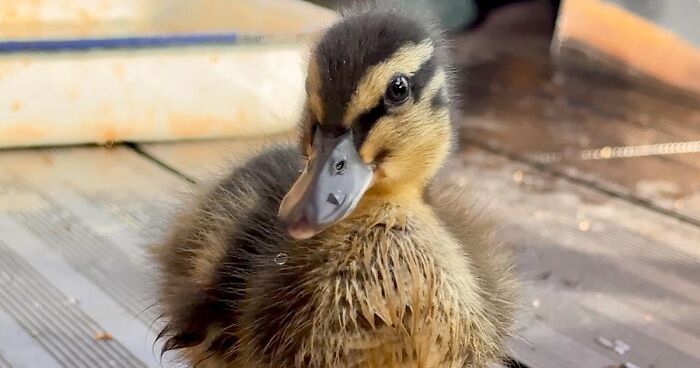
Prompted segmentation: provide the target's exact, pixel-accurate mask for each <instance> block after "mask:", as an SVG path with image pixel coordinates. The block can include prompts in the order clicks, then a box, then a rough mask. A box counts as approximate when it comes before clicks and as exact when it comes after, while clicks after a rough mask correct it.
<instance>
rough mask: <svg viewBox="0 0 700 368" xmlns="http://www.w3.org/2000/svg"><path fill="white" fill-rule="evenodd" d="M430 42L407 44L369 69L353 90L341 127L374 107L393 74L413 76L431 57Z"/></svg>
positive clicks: (431, 48) (431, 46)
mask: <svg viewBox="0 0 700 368" xmlns="http://www.w3.org/2000/svg"><path fill="white" fill-rule="evenodd" d="M433 49H434V47H433V45H432V44H431V42H430V40H425V41H423V42H421V43H419V44H417V45H416V44H408V45H405V46H402V47H401V48H399V49H398V50H397V51H396V52H395V53H394V54H393V55H392V56H391V57H390V58H389V59H387V60H385V61H383V62H381V63H379V64H377V65H375V66H373V67H371V68H369V69H368V70H367V73H366V74H365V76H364V77H363V78H362V79H361V80H360V83H359V84H358V86H357V89H356V90H355V93H354V94H353V96H352V98H351V99H350V102H349V104H348V107H347V109H346V110H345V115H344V116H343V125H344V126H345V127H349V126H350V124H352V122H353V121H354V120H355V118H357V116H358V115H360V114H361V113H363V112H364V111H367V110H369V109H370V108H372V107H374V105H375V104H376V103H377V100H378V99H379V98H381V96H382V95H383V94H384V89H385V88H386V84H387V83H388V82H389V80H390V79H391V77H393V76H394V75H395V74H398V73H401V74H406V75H409V76H410V75H413V74H414V73H415V72H416V71H417V70H418V69H419V68H420V66H421V65H422V64H423V63H424V62H426V61H427V60H428V59H430V58H431V57H432V55H433Z"/></svg>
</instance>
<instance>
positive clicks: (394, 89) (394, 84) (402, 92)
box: [384, 75, 409, 105]
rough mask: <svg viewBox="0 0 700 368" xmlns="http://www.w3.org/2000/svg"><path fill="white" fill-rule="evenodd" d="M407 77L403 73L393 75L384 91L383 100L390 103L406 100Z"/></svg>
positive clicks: (397, 103)
mask: <svg viewBox="0 0 700 368" xmlns="http://www.w3.org/2000/svg"><path fill="white" fill-rule="evenodd" d="M408 95H409V88H408V78H406V76H404V75H399V76H396V77H394V79H392V80H391V82H389V85H388V86H387V88H386V92H385V93H384V100H385V101H386V102H388V103H389V104H391V105H400V104H402V103H404V102H406V100H408Z"/></svg>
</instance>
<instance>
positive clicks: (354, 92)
mask: <svg viewBox="0 0 700 368" xmlns="http://www.w3.org/2000/svg"><path fill="white" fill-rule="evenodd" d="M449 68H450V67H449V64H448V58H447V55H446V50H445V46H444V43H443V40H442V38H441V34H440V33H439V32H438V31H437V29H436V28H435V27H434V26H433V23H431V22H429V21H426V20H425V18H424V17H423V16H422V15H421V16H416V15H414V14H410V13H408V12H407V11H405V10H402V9H398V8H391V7H387V8H378V7H374V8H371V9H370V8H365V9H359V10H358V9H356V10H355V11H353V12H351V13H347V14H345V15H344V16H343V18H342V20H340V21H339V22H338V23H337V24H335V25H333V26H332V27H330V28H329V29H328V30H327V31H326V32H325V34H324V35H323V36H322V37H321V38H320V39H319V40H318V41H317V43H316V45H315V48H314V49H313V51H312V52H311V55H310V60H309V64H308V76H307V80H306V93H307V99H306V107H305V113H304V115H303V118H302V122H301V140H300V141H301V151H302V153H301V154H299V153H298V150H297V149H295V148H292V147H279V148H274V149H269V150H267V151H265V152H263V153H262V154H260V155H258V156H257V157H254V158H253V159H251V160H250V161H249V162H247V164H245V165H244V166H243V167H240V168H237V169H234V170H233V171H232V173H231V174H230V175H228V176H227V177H226V178H225V179H223V180H222V181H220V182H218V183H217V184H216V185H214V186H213V188H211V189H210V190H208V191H206V192H205V193H203V195H202V196H201V197H200V198H199V199H198V200H197V203H196V206H195V208H194V209H193V210H192V209H190V210H189V211H187V212H185V213H184V214H183V215H182V216H181V217H180V218H179V219H178V221H177V222H176V223H175V226H174V229H173V231H172V232H171V233H170V235H169V237H168V238H167V239H166V241H165V242H164V243H163V244H162V245H159V246H158V247H156V249H155V252H154V255H155V259H156V262H157V264H158V266H159V267H160V270H161V273H160V277H161V279H160V294H159V297H160V300H159V302H160V304H161V306H162V313H163V314H162V317H163V320H164V322H165V323H164V327H163V329H162V331H161V333H160V335H159V338H160V339H162V340H163V342H164V343H163V351H164V352H165V351H169V350H179V351H180V352H181V356H182V357H183V359H184V360H185V361H187V363H188V364H189V365H191V366H198V367H236V368H238V367H241V368H259V367H274V368H283V367H319V368H320V367H486V366H488V365H489V364H491V363H493V362H497V361H498V360H499V359H501V358H502V357H503V350H504V348H503V344H504V339H505V338H506V337H507V336H509V333H510V328H511V324H512V321H513V313H514V304H515V303H514V300H515V285H516V283H515V281H514V279H513V276H512V274H511V264H510V261H509V257H508V253H507V251H506V250H505V249H504V248H502V247H500V245H499V244H498V243H497V242H495V241H494V240H492V237H491V235H490V234H491V233H492V230H491V227H490V226H489V225H488V223H483V221H482V220H481V216H479V215H471V212H472V211H471V209H470V207H469V205H468V203H467V201H466V197H465V196H464V195H463V194H462V193H461V192H459V191H457V190H456V189H455V188H450V187H449V186H440V185H439V183H437V180H433V178H434V177H435V175H436V173H437V172H438V170H439V169H440V167H441V166H442V164H443V162H444V161H445V160H446V158H447V156H448V154H449V152H450V148H451V144H452V140H453V139H452V136H453V127H452V124H451V119H450V110H451V101H452V100H453V97H452V94H451V91H450V83H449V81H450V77H449V75H450V69H449Z"/></svg>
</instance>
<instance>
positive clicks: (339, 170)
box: [335, 159, 347, 175]
mask: <svg viewBox="0 0 700 368" xmlns="http://www.w3.org/2000/svg"><path fill="white" fill-rule="evenodd" d="M346 167H347V161H346V160H345V159H342V160H340V161H338V162H336V163H335V172H336V174H340V175H342V174H343V173H344V172H345V168H346Z"/></svg>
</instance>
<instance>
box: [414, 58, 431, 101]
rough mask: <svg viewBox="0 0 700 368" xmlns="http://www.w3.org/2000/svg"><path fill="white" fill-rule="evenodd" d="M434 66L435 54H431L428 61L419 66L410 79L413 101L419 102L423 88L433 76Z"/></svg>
mask: <svg viewBox="0 0 700 368" xmlns="http://www.w3.org/2000/svg"><path fill="white" fill-rule="evenodd" d="M435 64H436V60H435V54H433V55H432V56H430V59H428V60H426V61H424V62H423V64H421V66H420V68H419V69H418V71H417V72H416V74H414V75H413V77H412V78H411V93H412V94H413V98H414V101H418V100H420V97H421V95H422V93H423V88H425V86H426V85H428V82H430V80H431V79H432V78H433V75H435V70H436V67H435Z"/></svg>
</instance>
